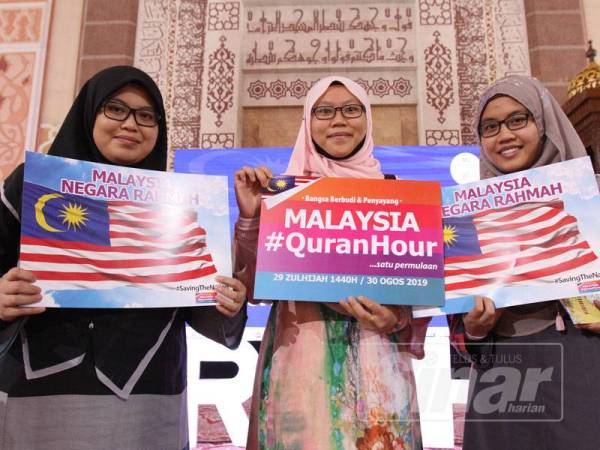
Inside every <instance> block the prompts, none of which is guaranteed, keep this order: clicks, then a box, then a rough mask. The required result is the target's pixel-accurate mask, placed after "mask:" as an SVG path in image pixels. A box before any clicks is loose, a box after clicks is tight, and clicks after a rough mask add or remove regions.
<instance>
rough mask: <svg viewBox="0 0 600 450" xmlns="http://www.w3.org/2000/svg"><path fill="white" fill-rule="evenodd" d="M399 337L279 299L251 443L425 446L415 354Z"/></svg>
mask: <svg viewBox="0 0 600 450" xmlns="http://www.w3.org/2000/svg"><path fill="white" fill-rule="evenodd" d="M396 339H397V336H396V335H394V334H391V335H381V334H378V333H375V332H372V331H368V330H363V329H361V327H360V325H359V324H358V323H357V322H356V321H354V320H351V318H349V317H347V316H344V315H341V314H338V313H336V312H335V311H333V310H331V309H330V308H328V307H327V306H325V305H322V304H319V303H309V302H277V303H275V304H274V306H273V308H272V311H271V315H270V317H269V322H268V324H267V329H266V331H265V335H264V337H263V341H262V346H261V350H260V355H259V362H258V367H257V372H256V380H255V386H254V396H253V403H252V412H251V418H250V430H249V435H248V446H247V448H248V449H250V450H254V449H269V450H275V449H277V450H279V449H281V450H283V449H285V450H294V449H297V450H303V449H315V450H319V449H323V450H333V449H335V450H345V449H354V448H356V449H358V450H362V449H381V450H385V449H390V450H408V449H421V448H422V443H421V434H420V427H419V413H418V408H417V400H416V388H415V382H414V377H413V372H412V364H411V355H410V354H409V353H408V352H406V351H405V349H404V347H403V346H402V345H400V343H398V342H397V341H396Z"/></svg>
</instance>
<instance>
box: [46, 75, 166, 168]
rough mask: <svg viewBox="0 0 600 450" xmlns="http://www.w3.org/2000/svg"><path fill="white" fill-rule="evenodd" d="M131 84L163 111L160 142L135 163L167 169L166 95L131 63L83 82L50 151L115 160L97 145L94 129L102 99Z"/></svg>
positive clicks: (159, 111) (83, 157) (66, 155)
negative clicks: (105, 156) (104, 154)
mask: <svg viewBox="0 0 600 450" xmlns="http://www.w3.org/2000/svg"><path fill="white" fill-rule="evenodd" d="M128 84H134V85H138V86H140V87H141V88H143V89H144V91H146V93H147V94H148V95H149V96H150V99H151V100H152V103H153V106H154V109H155V110H156V111H157V112H158V113H159V114H160V121H159V123H158V138H157V139H156V145H155V146H154V148H153V149H152V152H151V153H150V154H149V155H148V156H147V157H146V158H145V159H144V160H142V161H140V162H139V163H137V164H136V165H134V166H132V167H137V168H139V169H151V170H163V171H164V170H165V169H166V167H167V123H166V120H165V108H164V106H163V101H162V96H161V94H160V91H159V90H158V87H157V86H156V83H154V81H153V80H152V78H150V77H149V76H148V75H147V74H146V73H145V72H142V71H141V70H139V69H136V68H135V67H131V66H115V67H110V68H108V69H105V70H102V71H101V72H98V73H97V74H96V75H94V76H93V77H92V78H90V79H89V80H88V81H87V83H85V84H84V85H83V87H82V88H81V91H79V94H78V95H77V98H75V101H74V102H73V106H71V110H70V111H69V113H68V114H67V117H66V118H65V121H64V123H63V124H62V126H61V127H60V130H59V132H58V134H57V135H56V139H55V140H54V142H53V143H52V146H51V147H50V150H49V151H48V154H49V155H54V156H62V157H65V158H72V159H79V160H82V161H92V162H99V163H105V164H111V162H110V161H108V160H106V158H104V156H102V154H101V153H100V151H99V150H98V147H96V144H95V143H94V138H93V135H92V131H93V129H94V122H95V121H96V114H97V113H98V110H99V109H100V106H101V105H102V103H103V102H104V101H105V100H107V99H108V97H109V96H110V95H111V94H113V93H115V92H116V91H118V90H119V89H121V88H123V87H125V86H126V85H128ZM74 143H76V145H74Z"/></svg>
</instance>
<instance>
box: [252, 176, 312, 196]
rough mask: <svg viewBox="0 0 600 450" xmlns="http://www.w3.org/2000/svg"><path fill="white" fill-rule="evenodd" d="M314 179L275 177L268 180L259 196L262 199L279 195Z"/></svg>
mask: <svg viewBox="0 0 600 450" xmlns="http://www.w3.org/2000/svg"><path fill="white" fill-rule="evenodd" d="M314 179H315V177H305V176H296V175H276V176H274V177H271V178H269V183H268V184H267V187H266V188H265V189H263V190H262V192H261V194H262V196H263V197H269V196H271V195H276V194H280V193H282V192H285V191H287V190H289V189H292V188H293V187H296V186H298V185H301V184H305V183H308V182H309V181H312V180H314Z"/></svg>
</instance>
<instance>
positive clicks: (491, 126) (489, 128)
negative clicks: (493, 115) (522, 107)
mask: <svg viewBox="0 0 600 450" xmlns="http://www.w3.org/2000/svg"><path fill="white" fill-rule="evenodd" d="M529 117H531V115H530V114H528V113H515V114H512V115H510V116H508V117H507V118H506V119H504V120H486V121H484V122H481V125H479V135H480V136H481V137H484V138H488V137H493V136H496V135H497V134H498V133H500V128H502V124H504V125H506V128H508V129H509V130H511V131H516V130H520V129H521V128H525V127H526V126H527V123H528V122H529Z"/></svg>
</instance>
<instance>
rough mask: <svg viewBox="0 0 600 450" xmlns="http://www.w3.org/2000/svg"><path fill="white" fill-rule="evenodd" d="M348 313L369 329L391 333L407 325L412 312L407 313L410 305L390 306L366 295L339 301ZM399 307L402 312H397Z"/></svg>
mask: <svg viewBox="0 0 600 450" xmlns="http://www.w3.org/2000/svg"><path fill="white" fill-rule="evenodd" d="M339 304H340V306H341V307H342V309H343V310H344V312H345V313H346V314H348V315H349V316H352V317H354V318H355V319H356V320H358V322H359V323H360V324H361V326H362V327H363V328H365V329H367V330H372V331H377V332H379V333H391V332H393V331H399V330H401V329H402V328H404V327H406V325H408V322H409V318H410V314H405V312H407V311H408V310H409V308H408V307H398V306H396V307H390V306H385V305H381V304H379V303H377V302H376V301H374V300H371V299H369V298H367V297H365V296H362V295H359V296H357V297H352V296H350V297H348V298H347V299H346V300H342V301H340V302H339ZM394 309H399V311H400V312H401V313H402V314H396V313H395V312H394Z"/></svg>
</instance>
